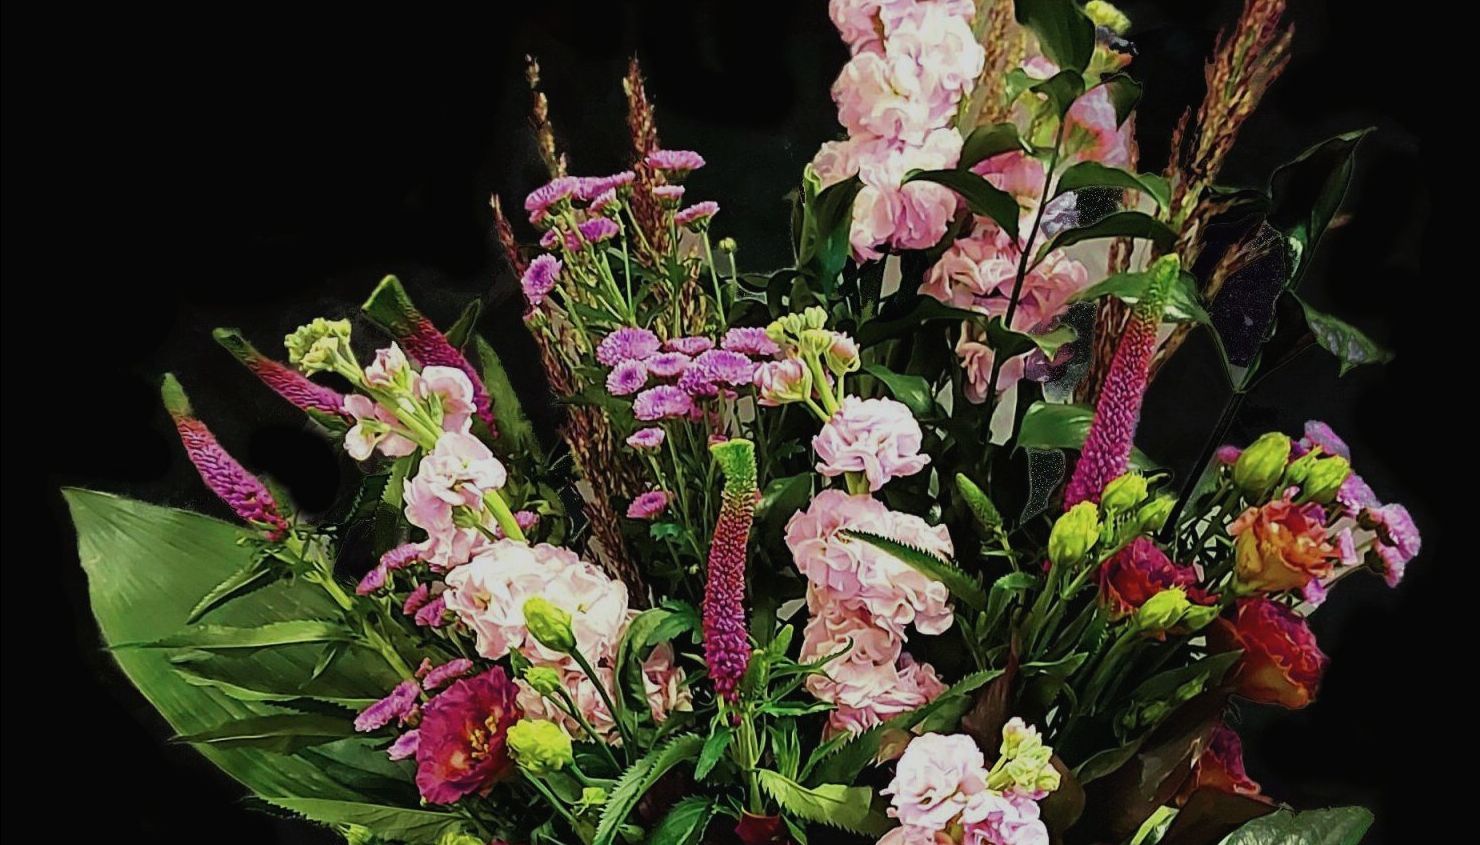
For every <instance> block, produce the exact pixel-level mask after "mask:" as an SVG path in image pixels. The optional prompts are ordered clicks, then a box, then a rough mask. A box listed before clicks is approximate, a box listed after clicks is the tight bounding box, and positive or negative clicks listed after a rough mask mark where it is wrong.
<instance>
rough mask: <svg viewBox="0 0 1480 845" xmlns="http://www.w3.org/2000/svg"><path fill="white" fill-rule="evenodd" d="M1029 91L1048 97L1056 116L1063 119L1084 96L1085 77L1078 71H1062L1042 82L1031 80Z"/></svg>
mask: <svg viewBox="0 0 1480 845" xmlns="http://www.w3.org/2000/svg"><path fill="white" fill-rule="evenodd" d="M1028 90H1029V91H1032V92H1033V93H1035V94H1042V95H1043V96H1044V97H1047V98H1048V101H1049V103H1050V104H1052V106H1053V110H1054V114H1056V115H1058V116H1059V117H1060V118H1062V117H1063V116H1064V115H1065V114H1067V113H1068V112H1069V109H1070V107H1072V106H1073V105H1074V101H1075V100H1077V99H1079V98H1080V96H1081V95H1083V94H1084V77H1083V76H1081V75H1080V74H1079V73H1078V72H1076V71H1072V70H1061V71H1059V72H1058V73H1056V74H1054V75H1053V76H1050V77H1049V78H1047V79H1045V80H1043V81H1042V82H1033V81H1031V80H1029V81H1028Z"/></svg>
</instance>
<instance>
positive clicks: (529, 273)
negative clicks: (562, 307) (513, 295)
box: [519, 255, 565, 308]
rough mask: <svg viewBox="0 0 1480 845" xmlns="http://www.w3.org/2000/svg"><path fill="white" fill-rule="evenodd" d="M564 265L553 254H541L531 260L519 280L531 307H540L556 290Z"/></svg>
mask: <svg viewBox="0 0 1480 845" xmlns="http://www.w3.org/2000/svg"><path fill="white" fill-rule="evenodd" d="M564 266H565V265H563V264H561V263H560V259H558V258H556V257H555V256H553V255H541V256H539V257H537V258H535V259H534V260H533V261H531V262H529V267H528V268H527V269H526V270H525V271H524V277H523V278H522V279H520V280H519V286H520V287H521V288H523V289H524V299H525V301H527V302H528V303H529V307H531V308H538V307H540V306H541V305H543V304H544V302H545V297H547V296H549V295H550V292H551V291H553V290H555V285H556V283H558V282H559V281H560V271H561V270H562V269H563V268H564Z"/></svg>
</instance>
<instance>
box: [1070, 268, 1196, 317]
mask: <svg viewBox="0 0 1480 845" xmlns="http://www.w3.org/2000/svg"><path fill="white" fill-rule="evenodd" d="M1150 284H1151V274H1150V273H1115V274H1113V275H1110V276H1107V277H1106V278H1105V279H1104V280H1102V281H1100V282H1097V283H1095V284H1093V285H1090V286H1089V287H1088V288H1086V289H1084V290H1083V291H1080V292H1079V293H1078V294H1076V295H1075V296H1074V301H1075V302H1092V301H1094V300H1096V299H1099V298H1100V297H1102V296H1113V297H1115V298H1116V299H1119V300H1120V301H1121V302H1125V303H1128V304H1130V305H1135V304H1136V303H1137V302H1140V301H1141V298H1142V297H1143V296H1145V295H1146V287H1147V286H1148V285H1150ZM1163 314H1164V318H1165V319H1169V320H1175V321H1179V322H1181V321H1188V320H1191V321H1194V322H1198V323H1207V322H1208V320H1209V318H1208V312H1207V311H1206V310H1204V309H1203V306H1202V297H1201V296H1200V295H1199V294H1198V292H1197V278H1196V277H1194V276H1193V275H1192V274H1191V273H1188V272H1187V271H1186V270H1183V271H1181V272H1180V273H1178V274H1177V283H1176V284H1174V285H1172V291H1171V296H1170V298H1169V299H1168V300H1167V307H1166V310H1165V311H1164V312H1163Z"/></svg>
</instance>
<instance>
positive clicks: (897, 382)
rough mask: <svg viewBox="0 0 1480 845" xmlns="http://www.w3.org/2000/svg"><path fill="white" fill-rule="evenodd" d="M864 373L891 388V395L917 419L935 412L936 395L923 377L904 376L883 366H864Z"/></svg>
mask: <svg viewBox="0 0 1480 845" xmlns="http://www.w3.org/2000/svg"><path fill="white" fill-rule="evenodd" d="M863 371H864V372H865V373H868V374H869V375H871V376H873V377H874V378H876V379H878V380H879V381H880V382H882V383H883V384H884V386H885V387H887V388H889V394H890V395H891V396H893V397H894V398H895V399H898V400H899V401H900V402H902V403H904V405H905V407H907V408H909V409H910V413H912V414H914V415H915V416H917V417H924V416H929V415H930V414H931V413H932V412H934V410H935V394H934V392H933V391H931V389H930V382H928V381H926V380H925V378H924V377H923V376H911V375H902V374H900V373H896V372H894V371H893V370H891V369H889V368H888V367H886V366H884V365H882V364H864V365H863Z"/></svg>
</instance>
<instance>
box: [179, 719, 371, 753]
mask: <svg viewBox="0 0 1480 845" xmlns="http://www.w3.org/2000/svg"><path fill="white" fill-rule="evenodd" d="M354 735H355V726H354V723H353V722H351V721H350V720H349V719H347V718H342V717H341V718H336V717H333V716H326V715H323V714H318V713H274V714H271V715H267V716H253V717H251V718H247V719H236V720H232V721H230V722H226V723H225V724H221V725H217V726H215V727H212V728H207V729H206V730H203V731H196V732H194V733H189V734H180V735H179V736H176V737H175V740H176V741H178V742H189V743H192V744H198V743H205V744H208V745H214V746H217V747H220V748H260V749H263V750H265V751H273V752H276V753H278V754H291V753H293V752H294V751H298V750H300V749H303V748H309V747H311V746H315V745H323V744H324V743H326V742H334V741H335V740H340V739H345V738H346V737H352V736H354Z"/></svg>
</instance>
